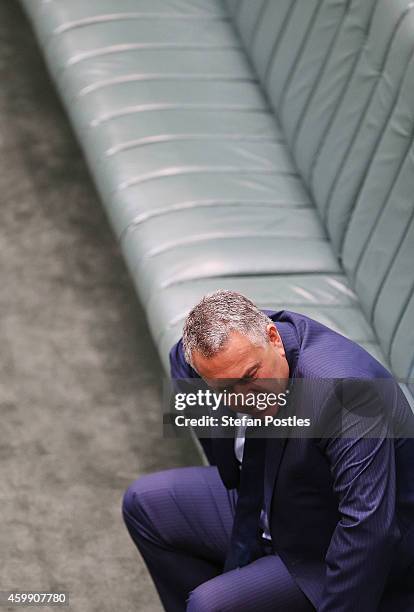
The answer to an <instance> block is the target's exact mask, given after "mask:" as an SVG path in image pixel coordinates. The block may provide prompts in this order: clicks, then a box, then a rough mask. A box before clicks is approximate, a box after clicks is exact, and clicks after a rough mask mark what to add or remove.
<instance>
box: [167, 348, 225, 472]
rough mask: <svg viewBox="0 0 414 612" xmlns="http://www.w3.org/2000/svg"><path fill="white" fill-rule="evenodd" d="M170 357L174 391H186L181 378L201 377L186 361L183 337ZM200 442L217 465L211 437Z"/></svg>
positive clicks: (212, 462)
mask: <svg viewBox="0 0 414 612" xmlns="http://www.w3.org/2000/svg"><path fill="white" fill-rule="evenodd" d="M169 359H170V376H171V382H172V385H173V392H175V393H178V392H180V391H184V390H185V389H184V387H185V385H183V386H182V387H180V380H181V381H183V382H184V381H185V379H186V378H200V377H199V375H198V374H197V372H196V371H195V370H194V368H192V367H191V366H190V364H189V363H187V362H186V360H185V358H184V349H183V346H182V339H181V338H180V340H178V342H176V343H175V344H174V345H173V346H172V348H171V350H170V353H169ZM199 441H200V444H201V446H202V447H203V450H204V452H205V455H206V457H207V459H208V462H209V463H210V465H216V461H215V459H214V455H213V449H212V442H211V439H210V438H199Z"/></svg>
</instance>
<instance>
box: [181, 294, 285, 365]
mask: <svg viewBox="0 0 414 612" xmlns="http://www.w3.org/2000/svg"><path fill="white" fill-rule="evenodd" d="M269 323H273V321H272V319H270V317H268V316H267V315H266V314H265V313H264V312H262V311H261V310H260V309H259V308H258V307H257V306H256V305H255V304H254V303H253V302H252V301H251V300H249V299H248V298H247V297H245V296H244V295H242V294H241V293H238V292H237V291H230V290H227V289H218V290H217V291H214V292H213V293H208V294H207V295H205V296H204V297H203V298H202V299H201V300H200V302H198V304H196V305H195V306H194V307H193V308H192V309H191V310H190V312H189V313H188V315H187V317H186V319H185V321H184V327H183V337H182V341H183V348H184V357H185V360H186V361H187V363H189V364H190V365H191V366H192V367H193V368H194V365H193V360H192V355H193V351H197V352H199V353H201V355H203V356H204V357H207V358H209V357H213V356H214V355H216V354H217V353H218V352H219V350H220V349H221V348H223V346H224V345H225V344H226V342H227V340H228V339H229V335H230V332H231V331H238V332H240V333H241V334H244V335H245V336H247V337H248V338H249V339H250V340H251V341H252V343H253V344H255V345H259V346H265V345H266V343H267V342H268V341H269V338H268V334H267V330H266V327H267V325H268V324H269Z"/></svg>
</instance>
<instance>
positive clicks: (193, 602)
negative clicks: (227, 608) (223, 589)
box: [186, 581, 224, 612]
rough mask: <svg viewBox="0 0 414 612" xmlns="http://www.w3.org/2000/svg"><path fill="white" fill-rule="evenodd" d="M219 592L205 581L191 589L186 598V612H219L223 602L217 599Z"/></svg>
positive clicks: (221, 609)
mask: <svg viewBox="0 0 414 612" xmlns="http://www.w3.org/2000/svg"><path fill="white" fill-rule="evenodd" d="M219 594H220V593H219V592H218V591H217V589H214V587H213V586H212V585H211V584H210V581H207V582H205V583H203V584H200V585H199V586H198V587H196V588H195V589H193V590H192V591H191V592H190V594H189V596H188V599H187V608H186V612H220V611H223V610H224V608H223V605H224V602H222V601H219Z"/></svg>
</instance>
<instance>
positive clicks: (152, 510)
mask: <svg viewBox="0 0 414 612" xmlns="http://www.w3.org/2000/svg"><path fill="white" fill-rule="evenodd" d="M170 361H171V376H172V378H173V379H176V380H180V379H189V378H194V379H195V378H201V379H203V380H204V381H206V382H208V383H209V384H212V386H214V385H219V383H220V381H227V380H231V381H233V385H232V389H233V390H235V391H240V390H241V389H242V390H243V393H244V394H246V393H247V390H248V389H253V388H254V387H255V385H256V387H257V385H258V384H259V386H260V381H265V383H267V381H272V380H274V381H276V387H277V389H278V390H279V392H280V391H285V392H286V391H287V390H290V389H292V388H293V389H296V390H297V389H299V391H296V397H297V400H296V403H294V404H293V406H294V410H295V411H298V413H301V415H303V416H306V415H307V416H308V417H309V418H310V420H311V421H312V420H313V421H315V422H317V423H318V424H319V429H317V432H316V433H317V436H316V434H315V436H314V437H307V436H303V435H296V434H295V433H293V434H289V435H288V434H287V435H286V436H285V437H280V436H279V437H267V438H266V440H260V439H257V438H255V437H254V436H249V435H248V433H249V428H247V430H246V439H245V443H244V451H243V445H242V444H240V439H239V438H235V439H234V440H233V439H230V440H229V439H227V438H214V437H212V438H207V439H204V440H202V443H203V446H204V450H205V452H206V455H207V457H208V459H209V462H210V464H211V465H210V466H200V467H188V468H179V469H171V470H165V471H162V472H158V473H156V474H151V475H146V476H142V477H141V478H139V479H138V480H136V481H135V482H133V483H132V484H131V485H130V487H129V488H128V489H127V491H126V493H125V495H124V499H123V516H124V520H125V522H126V526H127V528H128V530H129V533H130V535H131V537H132V538H133V540H134V542H135V544H136V546H137V547H138V549H139V551H140V552H141V554H142V556H143V558H144V560H145V562H146V564H147V567H148V569H149V571H150V572H151V575H152V577H153V580H154V583H155V585H156V588H157V590H158V593H159V595H160V598H161V601H162V603H163V605H164V607H165V609H166V610H167V611H172V612H175V611H178V610H186V609H187V610H190V611H191V612H194V611H196V612H203V611H205V612H207V611H208V612H214V611H218V610H220V611H232V610H240V611H245V612H247V611H253V610H260V611H262V612H266V611H271V610H272V611H276V610H283V611H284V612H286V611H293V612H302V611H304V612H305V611H309V610H315V609H316V610H318V611H319V612H356V611H357V610H363V611H364V612H376V611H381V612H382V611H386V610H387V611H389V612H391V611H393V612H394V611H398V612H402V611H406V612H408V611H409V610H414V593H413V591H410V589H413V590H414V440H413V439H410V438H403V437H396V436H395V435H393V434H392V431H391V429H392V425H393V424H392V423H390V419H388V415H387V414H386V411H387V410H388V409H389V410H390V411H391V410H393V411H394V412H393V414H395V415H397V417H398V423H399V425H401V424H402V426H403V427H402V428H403V429H404V428H407V429H409V428H408V427H407V425H410V426H412V418H413V415H412V413H411V410H410V407H409V405H408V403H407V401H406V400H405V398H404V395H403V393H402V392H401V390H400V389H399V387H398V385H396V384H394V385H393V384H392V382H393V379H392V377H391V375H390V373H389V372H388V371H387V370H386V369H385V368H384V367H383V366H382V365H381V364H380V363H379V362H378V361H376V360H375V359H374V358H373V357H372V356H371V355H369V354H368V353H367V352H366V351H365V350H364V349H363V348H362V347H360V346H358V345H357V344H356V343H354V342H352V341H350V340H349V339H347V338H345V337H344V336H342V335H340V334H338V333H336V332H334V331H333V330H331V329H329V328H327V327H326V326H324V325H321V324H319V323H318V322H316V321H314V320H312V319H310V318H308V317H306V316H303V315H300V314H298V313H294V312H290V311H286V310H282V311H276V312H274V311H268V310H266V311H262V310H259V309H258V308H257V307H256V306H255V305H254V304H253V302H251V301H250V300H249V299H248V298H246V297H245V296H243V295H241V294H240V293H237V292H233V291H226V290H219V291H216V292H214V293H213V294H210V295H207V296H205V297H204V298H203V299H202V300H201V301H200V302H199V303H198V304H197V305H195V306H194V308H193V309H192V310H191V311H190V313H189V314H188V316H187V318H186V321H185V324H184V329H183V337H182V338H181V339H180V340H179V341H178V342H177V343H176V344H175V345H174V346H173V347H172V349H171V352H170ZM380 380H381V381H384V380H385V381H388V382H389V383H390V385H388V387H389V389H391V391H390V394H389V395H388V396H387V400H386V401H384V402H382V401H381V394H378V393H377V391H376V384H377V382H379V381H380ZM306 381H309V387H306V385H305V386H304V387H303V386H301V385H302V383H303V382H305V383H306ZM361 381H362V385H361V384H360V383H361ZM374 381H375V382H374ZM292 382H293V387H292ZM315 382H316V384H315ZM301 389H302V391H301ZM303 389H305V392H306V393H305V396H303ZM315 389H316V391H315ZM306 394H307V395H306ZM385 395H386V394H385ZM385 395H384V397H385ZM245 396H246V395H244V397H245ZM382 403H383V404H384V406H385V409H384V408H383V406H382V405H381V404H382ZM339 404H340V405H342V404H343V405H345V406H346V407H347V408H349V410H346V411H345V412H341V411H339V413H338V412H337V410H338V405H339ZM289 410H292V406H291V405H290V404H289V402H287V405H286V406H285V407H284V408H283V411H284V414H285V415H289ZM243 411H248V412H249V413H250V414H251V415H255V416H257V415H260V416H261V418H264V416H266V415H267V416H269V415H270V416H274V415H276V414H279V413H280V411H281V409H280V407H274V406H273V407H268V408H267V407H266V408H265V409H264V410H258V409H257V408H255V407H253V408H249V410H242V412H243ZM337 414H340V415H341V419H340V420H339V421H338V420H336V419H335V416H337ZM338 422H340V423H341V425H342V426H344V428H345V429H346V433H345V435H343V432H341V431H338V430H337V425H338ZM334 432H335V433H334ZM240 460H242V463H241V465H240Z"/></svg>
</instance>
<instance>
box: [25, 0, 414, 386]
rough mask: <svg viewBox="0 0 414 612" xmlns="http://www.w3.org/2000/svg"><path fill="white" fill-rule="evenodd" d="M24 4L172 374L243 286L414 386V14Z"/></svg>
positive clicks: (259, 2)
mask: <svg viewBox="0 0 414 612" xmlns="http://www.w3.org/2000/svg"><path fill="white" fill-rule="evenodd" d="M22 2H23V4H24V5H25V7H26V10H27V12H28V14H29V15H30V16H31V18H32V20H33V23H34V25H35V27H36V30H37V32H38V36H39V40H40V42H41V45H42V47H43V50H44V53H45V56H46V58H47V61H48V65H49V67H50V70H51V73H52V75H53V77H54V78H55V80H56V83H57V85H58V88H59V90H60V92H61V95H62V99H63V100H64V102H65V104H66V106H67V109H68V112H69V114H70V117H71V120H72V123H73V126H74V128H75V130H76V132H77V134H78V137H79V140H80V142H81V144H82V147H83V149H84V151H85V155H86V158H87V160H88V163H89V166H90V168H91V170H92V174H93V176H94V179H95V182H96V185H97V187H98V189H99V191H100V194H101V196H102V199H103V202H104V205H105V208H106V211H107V214H108V217H109V219H110V222H111V225H112V227H113V229H114V232H115V234H116V236H117V238H118V239H119V240H120V242H121V245H122V249H123V253H124V255H125V258H126V261H127V264H128V267H129V269H130V271H131V275H132V278H133V280H134V283H135V285H136V287H137V291H138V293H139V295H140V297H141V300H142V302H143V304H144V306H145V308H146V310H147V313H148V316H149V318H150V324H151V327H152V329H153V333H154V337H155V339H156V341H157V343H158V345H159V349H160V354H161V356H162V359H163V361H164V363H166V361H165V359H166V355H167V353H168V350H169V347H170V345H171V343H172V342H174V341H175V340H176V339H177V338H178V336H179V335H180V324H181V323H182V318H183V316H184V313H185V312H186V310H188V309H189V308H190V307H191V305H192V304H193V303H194V302H195V301H196V300H197V299H198V298H199V297H201V295H202V294H203V293H205V292H206V291H208V290H214V289H215V288H218V287H223V286H224V287H230V288H235V289H238V290H240V291H243V292H245V293H246V294H247V295H249V296H251V297H252V299H255V300H256V301H257V302H258V303H259V304H261V305H263V306H266V307H269V308H276V307H278V306H280V308H291V309H292V310H295V309H297V310H298V311H300V312H305V313H307V314H309V315H310V316H313V317H314V318H316V319H319V320H321V321H322V322H326V323H327V324H328V325H331V326H333V327H334V328H335V329H338V331H341V333H344V334H345V335H347V336H349V337H351V338H353V339H356V340H357V341H359V342H361V343H362V344H363V345H364V346H366V347H367V348H368V350H370V351H371V352H372V353H373V354H374V355H375V356H376V357H378V358H379V359H380V360H381V361H383V362H384V363H389V364H390V365H391V366H392V368H393V370H394V372H395V373H396V374H397V375H398V376H401V377H407V376H408V375H411V376H414V350H413V347H414V326H413V325H412V322H413V320H414V298H413V266H412V261H413V259H414V258H413V232H414V225H413V223H414V221H413V214H414V212H413V211H414V202H413V199H412V196H411V194H412V192H413V187H414V178H413V177H414V173H413V172H412V170H413V168H412V164H413V151H412V137H413V133H414V128H413V118H414V117H413V112H414V105H413V102H412V100H413V92H414V81H413V78H414V77H413V75H414V63H413V53H414V10H413V8H414V4H413V3H412V2H410V0H393V1H392V2H390V0H306V2H305V1H303V2H301V1H300V0H272V1H271V2H269V1H266V0H255V1H254V2H252V1H251V0H223V2H220V0H117V1H116V2H115V0H91V1H90V2H84V0H37V1H36V2H33V0H22ZM235 26H236V27H235ZM384 245H385V246H384ZM341 264H342V266H341ZM344 271H345V272H346V274H347V277H346V276H345V275H344ZM380 347H381V348H380ZM381 351H382V352H381Z"/></svg>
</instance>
